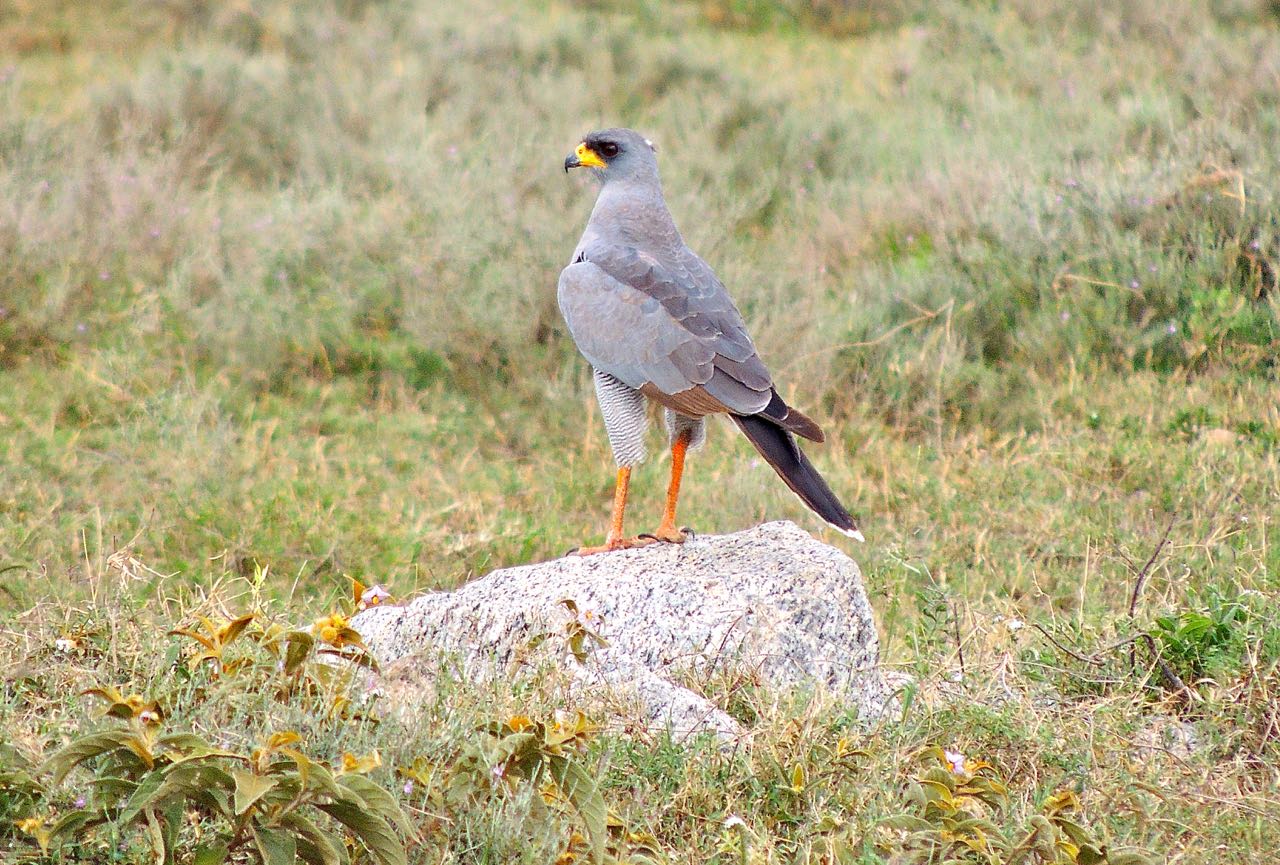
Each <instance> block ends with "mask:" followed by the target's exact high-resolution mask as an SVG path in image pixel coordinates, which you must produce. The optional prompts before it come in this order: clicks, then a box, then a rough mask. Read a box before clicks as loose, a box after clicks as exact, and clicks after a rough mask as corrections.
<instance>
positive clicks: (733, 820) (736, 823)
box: [724, 814, 747, 829]
mask: <svg viewBox="0 0 1280 865" xmlns="http://www.w3.org/2000/svg"><path fill="white" fill-rule="evenodd" d="M724 828H726V829H746V828H747V822H746V821H745V820H743V819H742V818H741V817H739V816H738V815H737V814H730V815H729V816H728V817H726V818H725V819H724Z"/></svg>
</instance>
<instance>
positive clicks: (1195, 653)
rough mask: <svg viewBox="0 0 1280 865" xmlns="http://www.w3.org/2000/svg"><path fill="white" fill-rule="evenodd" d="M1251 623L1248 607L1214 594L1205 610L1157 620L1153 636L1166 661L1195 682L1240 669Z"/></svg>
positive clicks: (1207, 600) (1208, 598) (1214, 592)
mask: <svg viewBox="0 0 1280 865" xmlns="http://www.w3.org/2000/svg"><path fill="white" fill-rule="evenodd" d="M1250 619H1251V616H1250V612H1249V610H1248V608H1247V607H1246V606H1245V605H1244V604H1242V603H1240V602H1239V601H1238V600H1234V599H1231V598H1227V597H1225V596H1223V595H1222V594H1221V593H1219V592H1216V591H1211V592H1209V593H1208V594H1207V596H1206V598H1205V606H1204V607H1202V608H1199V609H1184V610H1181V611H1179V612H1176V613H1167V614H1165V615H1163V616H1157V617H1156V620H1155V629H1154V631H1153V636H1154V637H1155V638H1156V640H1158V641H1159V643H1160V650H1161V656H1162V657H1163V658H1164V659H1165V661H1166V662H1168V663H1169V664H1171V665H1173V667H1174V669H1175V670H1177V671H1178V673H1179V675H1180V676H1181V677H1182V679H1183V680H1184V681H1187V682H1192V681H1194V680H1196V679H1201V678H1204V677H1206V676H1215V675H1222V674H1228V675H1229V674H1231V673H1233V672H1234V671H1235V670H1236V669H1237V668H1239V666H1240V664H1241V655H1242V654H1243V652H1244V651H1245V643H1246V639H1245V637H1246V632H1247V631H1248V628H1249V624H1250Z"/></svg>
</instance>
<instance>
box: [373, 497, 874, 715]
mask: <svg viewBox="0 0 1280 865" xmlns="http://www.w3.org/2000/svg"><path fill="white" fill-rule="evenodd" d="M567 601H571V602H572V603H567ZM352 625H353V627H355V628H356V630H358V631H359V632H360V634H361V635H362V636H363V638H364V640H365V643H366V644H367V645H368V647H369V649H370V650H371V651H372V653H373V654H374V656H375V657H376V658H377V659H378V660H379V662H380V664H381V665H382V668H383V679H384V680H386V682H385V684H386V685H387V686H388V687H386V688H385V689H384V694H385V695H386V696H387V697H388V698H389V699H390V701H391V702H392V703H393V704H396V703H401V704H404V703H407V702H412V701H413V700H415V699H425V698H424V696H423V695H424V694H426V693H428V692H429V690H430V685H429V681H425V680H429V678H430V676H431V675H433V674H434V673H433V671H438V670H439V669H440V661H441V659H442V658H446V659H449V660H450V661H451V662H452V663H451V667H452V668H453V669H454V670H455V671H456V672H457V673H458V674H459V675H461V676H462V677H464V678H467V679H471V680H473V681H486V680H490V679H491V678H492V677H495V676H519V675H522V670H527V669H528V668H529V666H530V664H531V663H533V661H534V659H535V658H536V657H537V656H538V655H539V654H540V655H542V656H544V658H545V656H547V655H548V653H550V654H552V655H555V656H556V657H555V659H554V660H555V662H556V663H557V664H559V665H561V666H563V668H564V669H567V670H568V671H569V673H570V676H571V682H572V692H573V694H574V696H575V698H576V699H577V700H579V701H581V702H582V703H583V704H584V705H587V704H591V703H592V702H595V703H597V704H602V703H605V702H608V703H610V704H611V705H614V706H616V705H617V698H618V697H619V696H621V697H623V698H624V699H625V700H628V701H630V703H631V705H633V706H635V707H636V709H637V711H638V712H639V714H640V716H641V717H640V718H638V719H634V720H638V721H640V722H642V723H644V724H647V725H649V726H650V727H662V726H666V727H668V728H669V729H670V730H671V731H672V732H673V733H676V734H687V733H691V732H696V731H704V730H709V731H714V732H716V733H717V734H719V735H721V736H733V735H735V734H737V733H738V732H740V731H739V727H738V724H737V723H736V722H735V721H734V720H733V719H732V718H730V717H729V716H728V715H727V714H725V712H723V711H722V710H721V709H720V708H718V707H717V706H715V705H714V704H713V703H712V702H711V701H710V700H708V699H706V698H705V697H704V696H702V695H701V694H699V693H697V687H696V682H697V681H699V680H700V679H702V678H704V677H706V676H708V675H710V674H711V673H712V672H713V671H714V670H715V669H716V668H718V667H721V666H722V665H727V666H729V667H732V668H734V669H739V670H740V669H742V668H744V667H745V668H750V669H751V670H752V671H753V673H754V674H755V675H756V676H758V677H759V678H760V680H761V681H762V682H763V683H764V684H765V685H766V686H768V687H774V688H788V687H793V686H800V687H818V688H822V689H826V690H828V691H830V692H831V693H832V694H833V695H834V696H835V697H836V698H837V699H843V700H846V701H848V702H849V703H850V704H852V705H853V706H854V707H856V708H857V710H858V712H859V715H860V716H861V717H864V718H869V719H873V718H876V717H879V716H880V715H881V713H883V712H884V711H885V709H886V707H887V706H888V705H890V704H891V703H892V702H893V697H892V693H891V691H892V688H891V687H890V685H889V684H887V683H886V679H885V677H884V676H883V675H882V674H881V672H880V671H879V670H878V668H877V661H878V657H877V656H878V638H877V635H876V630H875V623H874V621H873V619H872V612H871V606H870V604H869V602H868V600H867V595H866V592H865V591H864V590H863V587H862V576H861V572H860V571H859V569H858V565H857V564H856V563H855V562H854V561H853V560H852V559H850V558H849V557H848V556H847V555H845V554H844V553H843V552H841V551H840V550H838V549H836V548H835V547H832V546H829V545H827V544H824V543H821V542H819V541H817V540H815V539H814V538H813V537H811V536H810V535H809V534H808V533H807V532H805V531H804V530H802V529H800V528H799V527H797V526H795V525H794V524H792V523H789V522H775V523H766V524H764V525H761V526H757V527H756V528H753V529H748V530H747V531H742V532H737V533H735V534H730V535H716V536H705V535H704V536H699V537H697V538H694V539H692V540H690V541H688V542H686V543H684V544H682V545H670V544H654V545H652V546H648V547H643V548H640V549H634V550H624V551H619V552H615V553H608V554H602V555H595V556H588V557H585V558H579V557H576V556H568V557H566V558H562V559H556V560H554V561H549V562H543V563H541V564H535V565H526V566H522V567H514V568H505V569H502V570H498V571H494V572H492V573H490V574H488V575H486V576H484V577H482V578H480V579H477V580H474V581H472V582H470V583H467V584H465V585H463V586H462V587H460V588H459V589H457V590H456V591H452V592H435V593H431V594H426V595H422V596H419V597H417V598H414V599H413V600H411V601H409V602H408V603H406V604H403V605H399V606H380V607H374V608H371V609H369V610H366V611H364V612H362V613H360V614H359V615H358V616H356V617H355V618H354V619H353V620H352ZM587 632H591V633H594V634H598V635H599V636H600V637H601V638H602V639H603V643H602V642H600V641H597V640H595V639H593V638H592V637H591V636H590V635H589V634H588V633H587ZM575 633H577V634H578V635H579V640H578V644H577V645H576V646H575V645H574V643H573V641H571V640H570V637H571V635H573V634H575ZM575 648H576V649H580V650H581V651H578V652H575V651H573V649H575ZM579 656H582V657H581V659H580V658H579ZM397 682H399V683H401V685H402V686H401V687H396V683H397ZM406 682H410V683H412V684H411V685H410V686H403V685H404V684H405V683H406ZM691 682H692V683H695V684H694V685H693V686H692V687H690V686H689V685H690V683H691ZM681 683H683V684H681ZM605 694H607V695H609V697H610V698H612V699H610V700H607V701H604V700H601V699H593V697H594V698H600V697H601V696H602V695H605ZM597 708H598V706H597Z"/></svg>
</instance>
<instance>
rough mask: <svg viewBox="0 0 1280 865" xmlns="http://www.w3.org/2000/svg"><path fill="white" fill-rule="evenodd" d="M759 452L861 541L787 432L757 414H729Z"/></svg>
mask: <svg viewBox="0 0 1280 865" xmlns="http://www.w3.org/2000/svg"><path fill="white" fill-rule="evenodd" d="M731 417H732V418H733V422H734V423H736V424H737V425H738V429H740V430H742V433H743V435H745V436H746V437H747V439H748V441H750V442H751V443H752V444H753V445H755V447H756V450H758V451H760V455H761V456H763V457H764V458H765V460H766V461H767V462H768V463H769V465H771V466H773V470H774V471H776V472H777V473H778V475H779V477H781V478H782V479H783V480H784V481H786V482H787V486H789V487H791V491H792V492H794V493H795V494H796V495H798V496H799V497H800V501H802V502H804V503H805V504H806V505H808V506H809V508H810V509H811V510H812V511H813V512H814V513H815V514H817V515H818V516H820V517H822V518H823V519H824V520H826V521H827V522H828V523H830V524H831V525H833V526H834V527H835V528H837V529H839V530H840V531H841V532H843V533H844V534H846V535H848V536H849V537H851V538H856V539H857V540H859V541H860V540H862V532H860V531H858V525H857V523H855V522H854V521H853V517H852V516H850V515H849V512H848V511H847V510H845V507H844V505H842V504H840V500H839V499H837V498H836V494H835V493H833V492H832V491H831V487H829V486H827V482H826V481H824V480H823V479H822V475H820V474H818V470H817V469H815V468H814V467H813V463H811V462H809V458H808V457H806V456H805V455H804V451H802V450H800V446H799V445H798V444H796V440H795V439H794V438H792V437H791V434H790V433H789V432H787V431H786V430H784V429H782V428H781V427H779V426H778V425H777V424H775V423H774V422H773V421H771V420H769V419H768V418H766V417H761V416H759V415H736V414H735V415H731Z"/></svg>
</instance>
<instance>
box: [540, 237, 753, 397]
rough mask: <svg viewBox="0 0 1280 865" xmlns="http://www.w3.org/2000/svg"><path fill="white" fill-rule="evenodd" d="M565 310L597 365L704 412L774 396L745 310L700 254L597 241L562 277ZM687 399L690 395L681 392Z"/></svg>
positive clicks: (576, 337) (581, 346)
mask: <svg viewBox="0 0 1280 865" xmlns="http://www.w3.org/2000/svg"><path fill="white" fill-rule="evenodd" d="M558 294H559V299H560V309H561V311H562V312H563V313H564V317H565V321H566V322H567V323H568V325H569V332H570V333H571V334H572V335H573V338H574V341H575V342H576V343H577V344H578V348H579V349H580V350H581V351H582V353H583V355H585V356H586V358H587V359H588V360H589V361H591V364H592V365H593V366H594V367H595V368H596V369H599V370H601V371H603V372H607V373H609V374H610V375H612V376H614V377H615V378H617V379H619V380H621V381H623V382H624V383H626V384H627V385H629V386H631V387H633V388H637V389H644V390H645V391H646V392H648V393H650V394H651V395H654V396H655V398H659V399H660V400H661V401H663V402H664V403H665V402H668V399H661V398H662V397H666V398H669V399H670V405H669V407H671V408H674V409H676V410H677V411H680V410H681V405H682V404H685V403H682V402H681V400H682V399H683V400H685V402H686V403H687V406H686V407H687V408H688V413H689V414H692V415H695V416H698V415H702V414H708V413H710V412H714V411H728V412H732V413H734V414H755V413H757V412H760V411H763V410H764V409H765V408H766V407H767V406H768V405H769V402H770V400H771V398H772V396H773V381H772V378H771V377H770V375H769V371H768V370H767V369H766V368H765V366H764V363H763V362H762V361H761V360H760V358H759V356H758V355H757V354H756V349H755V345H753V344H752V342H751V337H749V336H748V335H747V331H746V326H745V324H744V323H743V321H742V316H741V315H740V314H739V313H738V310H737V309H736V308H735V307H734V305H733V301H731V300H730V299H729V295H728V293H727V292H726V291H725V290H724V286H722V285H721V284H720V282H719V280H717V279H716V278H715V275H714V274H713V273H712V272H711V269H710V268H709V267H707V265H706V264H705V263H703V262H702V260H701V259H699V258H698V257H697V256H695V255H693V254H692V253H688V254H687V255H682V256H674V257H670V258H668V259H666V260H659V258H658V257H657V256H655V255H652V254H650V253H646V252H644V251H642V250H640V249H637V248H636V247H633V246H624V245H599V246H596V245H593V246H592V247H588V248H587V249H585V250H584V251H583V253H582V255H580V256H579V260H577V261H575V262H574V263H573V264H570V265H569V266H568V267H566V268H565V269H564V271H563V272H562V273H561V274H560V284H559V291H558ZM682 394H683V395H684V397H683V398H682V397H681V395H682Z"/></svg>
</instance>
